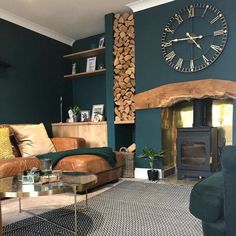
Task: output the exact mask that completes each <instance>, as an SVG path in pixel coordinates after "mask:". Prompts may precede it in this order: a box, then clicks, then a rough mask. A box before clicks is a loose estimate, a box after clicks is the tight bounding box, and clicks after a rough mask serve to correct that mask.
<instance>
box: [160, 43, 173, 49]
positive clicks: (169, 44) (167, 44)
mask: <svg viewBox="0 0 236 236" xmlns="http://www.w3.org/2000/svg"><path fill="white" fill-rule="evenodd" d="M170 46H172V42H163V43H162V47H165V48H166V47H170Z"/></svg>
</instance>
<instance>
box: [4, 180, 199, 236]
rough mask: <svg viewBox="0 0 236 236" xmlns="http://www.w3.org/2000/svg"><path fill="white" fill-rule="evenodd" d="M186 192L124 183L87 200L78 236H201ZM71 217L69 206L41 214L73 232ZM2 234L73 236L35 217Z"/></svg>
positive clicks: (185, 189) (179, 188)
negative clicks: (189, 207)
mask: <svg viewBox="0 0 236 236" xmlns="http://www.w3.org/2000/svg"><path fill="white" fill-rule="evenodd" d="M190 191H191V186H186V185H171V184H159V183H144V182H137V181H124V182H122V183H120V184H118V185H116V186H115V187H113V188H111V189H109V190H108V191H106V192H103V193H101V194H99V195H97V196H95V197H93V198H91V199H89V209H88V210H87V211H82V212H80V213H79V220H78V222H79V231H80V235H84V236H85V235H93V236H119V235H121V236H156V235H158V236H202V235H203V234H202V228H201V222H200V221H199V220H197V219H196V218H195V217H193V216H192V215H191V214H190V213H189V210H188V206H189V195H190ZM81 204H82V205H84V202H82V203H80V204H79V205H81ZM73 214H74V212H73V205H71V206H68V207H65V208H60V209H56V210H53V211H50V212H47V213H44V214H42V215H43V216H44V217H46V218H48V219H51V220H53V221H54V222H57V223H59V224H61V225H64V226H65V227H67V228H70V229H73V227H74V215H73ZM32 223H33V224H32ZM31 224H32V225H31ZM22 226H23V228H21V229H19V227H22ZM9 230H13V231H11V232H7V231H9ZM4 232H5V233H4V235H7V236H10V235H12V236H19V235H24V236H28V235H34V236H35V235H43V236H47V235H63V236H67V235H73V234H72V233H70V232H68V231H64V230H61V229H59V228H57V227H55V226H53V225H50V224H49V223H47V222H42V221H40V220H38V219H36V218H35V217H32V218H29V219H25V220H22V221H18V222H16V223H13V224H9V225H6V226H4Z"/></svg>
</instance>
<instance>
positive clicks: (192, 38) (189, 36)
mask: <svg viewBox="0 0 236 236" xmlns="http://www.w3.org/2000/svg"><path fill="white" fill-rule="evenodd" d="M186 36H187V37H188V38H189V39H190V40H191V41H192V42H193V43H194V44H195V45H196V46H197V47H198V48H199V49H202V48H201V46H200V44H198V43H197V42H196V41H195V39H194V37H192V36H191V35H190V34H189V32H187V33H186ZM201 36H202V35H201Z"/></svg>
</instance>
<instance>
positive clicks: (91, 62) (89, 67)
mask: <svg viewBox="0 0 236 236" xmlns="http://www.w3.org/2000/svg"><path fill="white" fill-rule="evenodd" d="M95 70H96V57H89V58H87V64H86V72H92V71H95Z"/></svg>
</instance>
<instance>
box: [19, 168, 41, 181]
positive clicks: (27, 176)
mask: <svg viewBox="0 0 236 236" xmlns="http://www.w3.org/2000/svg"><path fill="white" fill-rule="evenodd" d="M40 175H41V171H40V170H39V169H37V168H36V167H33V168H32V169H31V170H26V171H24V174H23V175H22V183H23V184H33V183H36V182H38V181H39V180H40Z"/></svg>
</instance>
